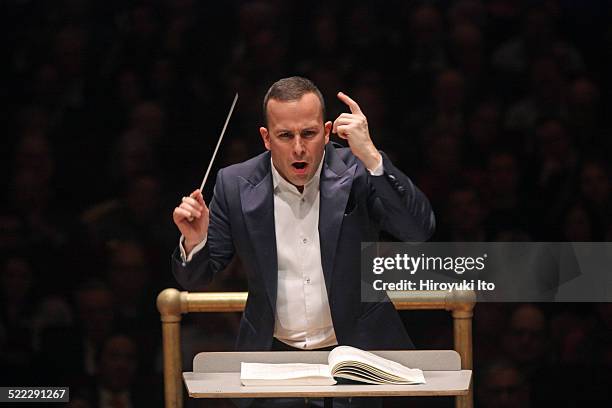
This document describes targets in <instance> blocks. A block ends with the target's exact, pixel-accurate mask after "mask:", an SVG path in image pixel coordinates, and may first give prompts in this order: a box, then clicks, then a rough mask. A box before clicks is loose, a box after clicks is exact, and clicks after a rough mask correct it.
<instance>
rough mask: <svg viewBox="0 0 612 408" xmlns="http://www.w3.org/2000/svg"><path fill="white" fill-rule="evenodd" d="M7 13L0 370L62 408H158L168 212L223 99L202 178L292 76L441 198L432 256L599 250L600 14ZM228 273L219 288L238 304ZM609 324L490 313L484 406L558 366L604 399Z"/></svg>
mask: <svg viewBox="0 0 612 408" xmlns="http://www.w3.org/2000/svg"><path fill="white" fill-rule="evenodd" d="M3 12H5V15H6V16H7V18H6V19H5V20H6V27H5V32H6V33H10V36H6V37H7V38H11V41H10V44H9V47H8V50H7V52H6V54H7V58H6V59H7V63H6V64H5V65H6V67H5V70H4V71H3V72H4V75H3V78H4V79H5V81H4V83H5V86H4V87H3V89H4V90H5V95H6V97H5V101H6V103H5V105H6V109H5V110H3V111H2V118H3V119H4V121H3V123H4V124H5V132H6V133H7V135H8V137H6V138H5V139H6V140H5V149H3V151H2V156H1V157H2V160H0V163H1V165H2V170H3V171H4V174H5V175H6V176H5V179H6V180H5V183H4V184H5V185H6V186H7V187H8V188H7V189H6V192H5V194H4V200H3V201H2V206H1V207H0V253H2V255H3V257H2V276H1V281H0V285H1V287H0V290H1V291H2V295H1V296H0V307H1V310H0V372H2V373H3V374H2V375H3V378H6V376H7V375H8V374H7V373H11V379H16V378H22V379H24V381H31V382H32V383H37V384H38V383H39V384H50V383H52V382H58V383H57V384H58V385H66V384H68V385H71V386H73V387H75V390H76V389H77V387H78V388H79V390H81V391H83V392H82V393H78V394H77V393H75V394H74V399H73V401H72V402H71V404H70V405H71V406H73V407H79V406H80V407H97V406H112V404H115V402H116V404H123V405H122V406H124V407H127V408H130V407H131V408H136V407H138V406H143V404H150V403H152V402H151V400H147V399H146V398H143V394H142V391H143V388H142V387H143V385H144V384H149V385H150V384H157V383H159V381H160V380H161V379H160V377H159V373H158V372H157V371H156V365H157V364H156V362H155V358H156V357H154V356H156V355H157V354H158V350H159V349H160V340H161V339H160V337H161V336H160V333H159V331H160V328H159V326H160V325H159V316H158V314H157V312H156V310H155V307H154V304H155V294H156V293H157V292H158V291H159V290H160V289H162V288H164V287H168V286H176V283H175V282H174V280H173V278H172V276H171V274H170V273H169V269H168V255H169V254H170V253H171V251H172V249H173V247H174V246H175V245H176V244H177V242H178V236H177V233H176V230H175V229H174V227H173V225H172V224H171V219H170V216H169V215H170V213H171V209H172V207H173V205H174V203H175V202H176V197H181V196H182V195H185V193H186V192H189V191H192V189H193V188H194V186H196V185H197V184H198V183H199V182H200V180H201V177H202V172H203V171H204V170H205V168H206V165H205V164H206V163H207V160H208V158H209V157H210V156H211V154H212V151H213V149H214V144H215V143H216V140H217V139H216V138H217V135H218V133H219V130H220V126H221V124H222V120H223V118H224V115H225V114H226V112H227V108H228V106H229V102H230V101H231V98H232V96H233V94H234V93H235V92H239V93H240V102H239V105H238V108H237V109H236V112H235V113H234V118H233V119H232V121H231V123H230V126H229V128H228V131H227V134H226V136H225V140H224V142H223V145H222V148H221V152H220V156H219V158H218V159H217V163H216V164H215V169H218V168H220V167H221V166H226V165H230V164H232V163H235V162H239V161H242V160H244V159H246V158H248V157H250V156H252V155H253V154H255V153H258V152H260V151H262V149H263V148H262V146H261V142H260V139H259V135H258V133H257V128H258V126H260V125H261V121H262V108H261V98H262V96H263V94H264V92H265V90H266V89H267V87H268V86H269V85H270V84H271V83H272V82H273V81H274V80H276V79H278V78H280V77H283V76H288V75H294V74H298V75H304V76H308V77H310V78H312V79H313V80H314V81H315V83H317V84H318V85H319V86H320V88H321V90H322V92H323V94H324V96H325V98H326V101H327V112H328V119H333V118H335V117H336V116H337V115H338V114H339V113H340V112H342V111H343V110H344V109H345V108H344V107H343V106H342V104H340V103H338V101H337V100H336V97H335V94H336V92H338V91H340V90H343V91H345V92H347V93H348V94H349V95H351V96H353V97H354V99H356V100H357V101H358V102H359V103H360V104H361V105H362V107H363V109H364V112H365V113H366V115H367V116H368V121H369V126H370V128H371V132H372V135H373V137H374V138H375V142H376V144H377V146H378V147H380V148H381V149H382V150H385V151H387V153H388V154H389V155H390V156H391V157H392V158H393V161H394V163H395V164H396V165H397V166H398V167H400V168H401V169H402V170H405V171H406V172H407V174H409V175H411V177H413V178H414V179H415V181H416V182H417V184H418V185H419V187H420V188H421V189H422V190H423V191H424V192H425V193H426V194H427V195H428V197H429V198H430V200H431V202H432V204H433V207H434V211H435V212H436V215H437V218H438V231H437V233H436V236H435V237H434V239H436V240H440V241H485V240H486V241H528V240H534V241H586V242H588V241H599V240H610V239H612V212H611V211H612V210H611V208H612V207H611V205H610V204H611V199H612V198H611V194H612V193H611V181H610V168H609V165H608V163H610V161H611V157H610V156H611V155H610V153H611V152H612V133H611V132H612V125H611V122H610V119H609V115H608V111H609V106H610V98H612V92H611V91H610V89H612V87H611V86H610V85H611V84H612V82H611V79H610V78H611V77H610V72H612V53H611V52H610V51H609V50H610V49H612V48H611V47H606V46H607V45H610V44H612V30H611V29H610V26H609V24H608V23H609V21H610V18H611V17H612V12H611V7H610V6H609V4H607V3H606V2H601V1H599V2H580V4H578V3H576V2H568V1H545V2H537V3H532V2H519V1H512V0H491V1H482V0H458V1H452V2H448V1H417V2H401V1H392V2H390V3H388V4H386V6H385V7H382V6H381V5H379V4H377V3H375V2H368V1H358V2H349V1H347V0H332V1H326V2H323V1H315V2H309V3H300V2H291V3H290V2H279V1H272V0H258V1H254V2H253V1H251V2H248V1H242V0H240V1H236V2H215V3H210V2H196V1H191V0H184V1H166V0H164V1H115V0H113V1H106V2H95V1H91V0H84V1H65V2H59V3H57V4H55V3H53V6H51V5H50V4H47V3H46V2H32V1H12V2H8V3H7V4H6V5H5V6H4V7H3ZM7 35H8V34H7ZM213 172H214V171H213ZM213 179H214V177H212V178H210V179H209V180H213ZM208 184H209V185H208V186H206V188H205V191H206V193H207V194H206V197H207V199H210V197H211V194H212V184H213V183H212V181H209V183H208ZM241 262H248V260H240V259H236V260H234V262H233V263H232V265H231V266H230V267H229V268H228V271H226V273H225V274H220V276H219V278H220V279H218V280H217V281H216V283H215V285H216V286H214V287H213V288H214V289H215V290H245V289H246V283H245V281H246V280H245V277H244V271H243V268H242V266H241V265H242V264H241ZM479 310H481V312H479ZM479 313H481V314H480V315H479ZM610 315H611V313H610V308H609V307H607V306H606V305H605V304H593V305H588V304H587V305H574V304H572V305H557V304H550V305H547V307H542V305H521V304H519V305H516V307H514V305H479V306H478V307H477V309H476V319H475V326H474V327H475V349H474V356H475V361H476V366H475V370H476V373H477V375H478V377H477V380H476V397H477V398H476V399H477V401H478V403H479V404H480V406H482V407H488V406H496V407H503V406H515V407H516V406H521V407H527V406H530V405H531V406H538V405H545V404H546V402H547V399H546V397H547V395H546V393H553V394H555V393H556V394H560V393H559V392H558V390H554V389H551V384H553V380H554V381H559V384H565V385H568V384H569V380H566V381H565V382H563V378H560V376H555V375H553V374H552V372H553V371H555V370H557V371H562V370H563V369H572V370H574V369H576V370H580V371H579V372H580V373H585V372H588V374H585V375H584V376H583V377H582V378H583V380H581V381H580V382H579V383H580V387H583V388H584V389H585V391H584V395H578V394H575V393H574V394H572V395H569V396H568V398H567V401H565V402H566V403H567V404H566V405H568V404H569V405H572V404H573V405H575V404H577V403H578V402H579V401H592V402H597V401H604V400H609V390H610V389H612V387H606V386H603V385H601V384H605V381H603V380H602V379H604V378H607V373H606V370H605V369H606V368H607V369H609V367H610V365H611V364H612V351H611V350H612V347H611V344H612V341H611V340H610V339H611V337H612V336H611V335H610V333H611V327H612V324H610V321H611V320H612V319H610ZM415 319H417V320H418V319H421V320H422V321H421V322H419V321H414V319H412V320H411V324H413V323H414V324H415V327H422V328H423V331H424V332H423V333H419V335H418V336H416V337H417V338H418V339H421V343H420V344H418V346H419V347H421V348H428V347H446V346H447V345H445V344H443V341H442V340H441V339H442V338H450V337H449V335H448V333H447V332H446V331H445V330H446V329H443V328H441V327H442V325H443V324H448V322H447V321H442V320H436V319H433V320H427V319H429V318H428V317H427V315H423V316H422V317H419V316H418V315H417V317H415ZM188 320H190V321H188V322H187V324H186V328H185V335H186V337H185V342H186V344H185V347H186V348H187V349H189V350H190V351H189V353H190V354H192V353H195V352H197V351H202V350H204V349H206V348H208V349H219V350H221V349H228V350H229V349H231V348H232V345H233V337H234V332H235V329H236V327H235V325H236V321H235V316H233V315H228V316H198V317H197V318H193V319H188ZM213 326H214V328H213ZM445 327H446V326H445ZM117 330H121V331H122V333H124V334H121V335H115V334H114V333H116V331H117ZM212 331H214V336H210V335H209V334H210V333H211V332H212ZM199 338H202V341H201V342H200V341H199ZM186 358H187V357H186ZM32 364H39V367H42V369H41V370H32V369H31V367H32ZM574 373H575V372H574V371H570V374H572V375H570V376H568V377H567V378H574V377H575V375H574ZM546 375H548V376H549V377H548V378H549V381H548V382H546V381H544V380H542V376H546ZM34 377H36V378H34ZM141 380H142V381H141ZM62 381H64V382H62ZM143 381H144V382H143ZM60 382H61V383H60ZM7 384H8V383H7ZM568 388H571V386H569V385H568ZM155 389H156V390H159V389H160V388H159V387H158V388H155ZM570 394H571V393H570ZM587 394H588V396H587ZM115 395H118V396H119V397H117V398H116V397H115ZM606 395H608V398H607V399H606V398H604V397H605V396H606ZM157 396H158V395H157V394H156V393H153V394H151V393H149V397H154V398H157ZM115 400H116V401H115ZM555 401H556V400H555ZM557 402H558V401H557ZM561 402H563V401H561ZM561 402H560V403H561ZM420 403H421V404H425V402H420ZM116 404H115V405H116ZM223 404H226V405H227V402H220V405H221V406H222V405H223ZM417 404H418V403H417ZM441 404H442V406H449V404H451V405H452V402H449V401H443V402H442V403H441ZM444 404H446V405H444ZM119 406H121V405H119Z"/></svg>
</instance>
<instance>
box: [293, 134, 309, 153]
mask: <svg viewBox="0 0 612 408" xmlns="http://www.w3.org/2000/svg"><path fill="white" fill-rule="evenodd" d="M305 151H306V149H305V148H304V141H303V140H302V138H301V137H300V136H296V137H295V138H294V139H293V152H294V153H295V155H296V156H298V157H299V156H301V155H303V154H304V152H305Z"/></svg>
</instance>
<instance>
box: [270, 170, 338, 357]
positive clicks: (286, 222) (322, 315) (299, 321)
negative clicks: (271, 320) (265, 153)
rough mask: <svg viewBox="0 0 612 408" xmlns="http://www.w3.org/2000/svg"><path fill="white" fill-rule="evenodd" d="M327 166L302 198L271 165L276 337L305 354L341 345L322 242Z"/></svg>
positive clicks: (307, 186) (305, 187)
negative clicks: (321, 216)
mask: <svg viewBox="0 0 612 408" xmlns="http://www.w3.org/2000/svg"><path fill="white" fill-rule="evenodd" d="M323 161H324V160H323V159H322V160H321V163H319V168H318V169H317V171H316V173H315V176H314V177H313V178H312V179H311V180H310V181H309V182H308V183H307V184H306V185H305V186H304V189H303V191H302V192H301V193H300V192H299V191H298V189H297V188H296V187H295V186H294V185H292V184H291V183H289V182H288V181H287V180H285V179H284V178H283V177H282V176H281V175H280V174H279V172H278V171H277V170H276V168H275V167H274V164H273V163H272V164H271V167H272V183H273V186H274V228H275V231H276V255H277V258H278V289H277V292H276V316H275V324H274V337H276V338H277V339H278V340H280V341H282V342H283V343H285V344H288V345H290V346H292V347H296V348H301V349H313V348H321V347H327V346H333V345H335V344H338V342H337V340H336V333H335V332H334V326H333V323H332V318H331V311H330V309H329V301H328V299H327V290H326V288H325V279H324V277H323V267H322V264H321V246H320V242H319V202H320V194H319V181H320V178H321V168H322V166H323Z"/></svg>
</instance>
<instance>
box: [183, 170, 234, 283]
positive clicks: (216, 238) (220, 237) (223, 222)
mask: <svg viewBox="0 0 612 408" xmlns="http://www.w3.org/2000/svg"><path fill="white" fill-rule="evenodd" d="M223 183H224V181H223V170H220V171H219V173H218V174H217V180H216V183H215V189H214V193H213V198H212V200H211V202H210V206H209V209H210V222H209V225H208V237H207V241H206V245H205V246H204V248H202V250H201V251H199V252H198V253H197V254H195V255H194V257H193V259H192V260H191V261H189V262H184V261H183V260H182V258H181V253H180V250H179V248H178V247H177V248H176V249H175V250H174V253H173V254H172V259H171V266H172V273H173V275H174V277H175V279H176V280H177V282H178V283H179V284H180V285H181V287H182V288H183V289H186V290H191V291H196V290H201V289H202V288H203V287H204V286H205V285H206V284H208V283H210V281H211V280H212V279H213V276H214V275H215V274H216V273H217V272H219V271H222V270H223V269H225V267H226V266H227V265H228V264H229V262H230V261H231V259H232V257H233V256H234V244H233V239H232V234H231V226H230V221H229V211H228V205H227V200H226V194H225V188H224V184H223Z"/></svg>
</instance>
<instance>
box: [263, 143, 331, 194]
mask: <svg viewBox="0 0 612 408" xmlns="http://www.w3.org/2000/svg"><path fill="white" fill-rule="evenodd" d="M324 161H325V150H323V156H321V162H320V163H319V167H318V168H317V171H316V172H315V174H314V176H313V177H312V178H311V179H310V181H308V183H306V184H305V185H304V191H303V192H302V193H300V191H299V190H298V189H297V187H296V186H294V185H293V184H291V183H290V182H288V181H287V180H285V178H284V177H283V176H281V174H280V173H279V172H278V170H276V167H274V162H273V161H272V155H270V167H271V168H272V184H273V186H274V191H275V192H276V191H287V192H292V193H295V194H298V195H303V194H304V193H305V192H306V190H311V189H313V188H314V189H316V190H318V189H319V183H320V181H321V169H322V168H323V162H324Z"/></svg>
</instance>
